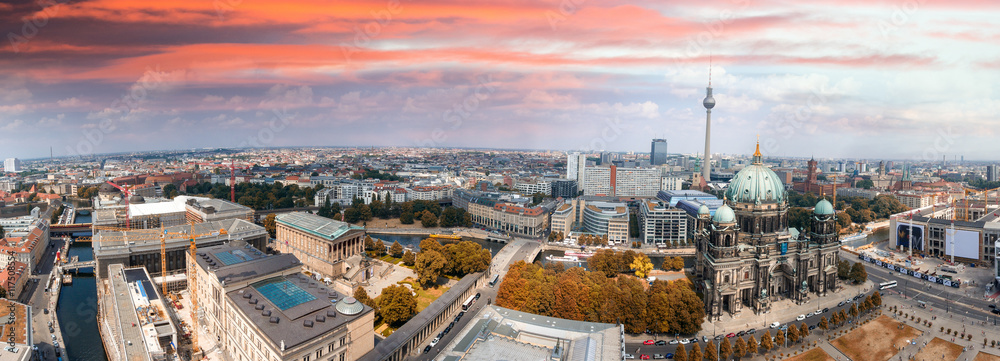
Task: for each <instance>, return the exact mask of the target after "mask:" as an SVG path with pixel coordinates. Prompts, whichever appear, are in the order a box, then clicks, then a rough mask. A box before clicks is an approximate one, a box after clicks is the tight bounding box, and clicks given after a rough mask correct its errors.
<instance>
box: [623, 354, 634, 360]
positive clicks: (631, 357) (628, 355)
mask: <svg viewBox="0 0 1000 361" xmlns="http://www.w3.org/2000/svg"><path fill="white" fill-rule="evenodd" d="M625 359H626V360H634V359H635V355H633V354H630V353H627V354H625Z"/></svg>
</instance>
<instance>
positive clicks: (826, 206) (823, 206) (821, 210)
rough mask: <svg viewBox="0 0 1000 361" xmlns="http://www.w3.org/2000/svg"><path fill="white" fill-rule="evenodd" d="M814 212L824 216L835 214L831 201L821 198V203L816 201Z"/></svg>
mask: <svg viewBox="0 0 1000 361" xmlns="http://www.w3.org/2000/svg"><path fill="white" fill-rule="evenodd" d="M813 213H815V214H818V215H824V216H826V215H831V214H834V212H833V205H832V204H830V201H828V200H825V199H821V200H820V201H819V203H816V208H815V209H813Z"/></svg>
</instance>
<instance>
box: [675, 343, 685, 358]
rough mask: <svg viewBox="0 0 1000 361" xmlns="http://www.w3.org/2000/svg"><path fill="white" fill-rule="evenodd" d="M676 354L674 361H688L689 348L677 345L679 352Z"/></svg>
mask: <svg viewBox="0 0 1000 361" xmlns="http://www.w3.org/2000/svg"><path fill="white" fill-rule="evenodd" d="M675 352H676V354H674V361H688V360H687V357H688V353H687V346H684V345H677V351H675Z"/></svg>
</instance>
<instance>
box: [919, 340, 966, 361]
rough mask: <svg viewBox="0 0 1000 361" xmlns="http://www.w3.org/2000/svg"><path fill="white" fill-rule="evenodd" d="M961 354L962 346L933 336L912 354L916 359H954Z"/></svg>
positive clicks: (924, 360) (947, 360) (935, 360)
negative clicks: (918, 350)
mask: <svg viewBox="0 0 1000 361" xmlns="http://www.w3.org/2000/svg"><path fill="white" fill-rule="evenodd" d="M961 354H962V346H959V345H956V344H953V343H951V342H948V341H945V340H942V339H940V338H937V337H935V338H934V339H933V340H931V342H929V343H927V346H925V347H924V348H923V349H921V350H920V352H918V353H917V354H916V355H914V360H917V361H940V360H944V361H954V360H955V359H958V356H959V355H961Z"/></svg>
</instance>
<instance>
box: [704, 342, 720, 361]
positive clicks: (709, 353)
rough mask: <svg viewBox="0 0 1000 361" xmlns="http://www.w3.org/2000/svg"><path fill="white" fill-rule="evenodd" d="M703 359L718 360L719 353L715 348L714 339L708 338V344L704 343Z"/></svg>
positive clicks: (708, 360) (706, 360)
mask: <svg viewBox="0 0 1000 361" xmlns="http://www.w3.org/2000/svg"><path fill="white" fill-rule="evenodd" d="M704 359H705V361H718V360H719V353H718V351H716V350H715V341H712V340H708V344H707V345H705V357H704Z"/></svg>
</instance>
